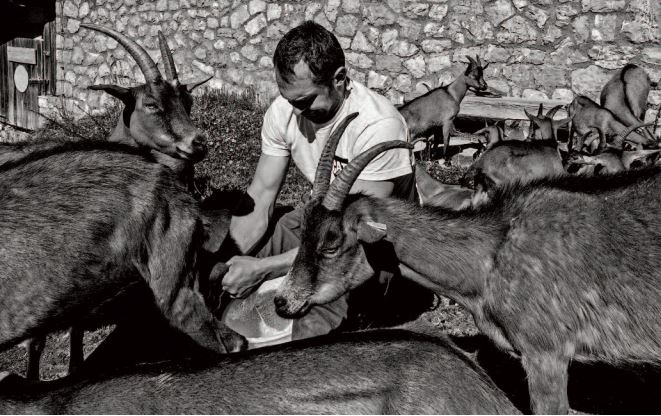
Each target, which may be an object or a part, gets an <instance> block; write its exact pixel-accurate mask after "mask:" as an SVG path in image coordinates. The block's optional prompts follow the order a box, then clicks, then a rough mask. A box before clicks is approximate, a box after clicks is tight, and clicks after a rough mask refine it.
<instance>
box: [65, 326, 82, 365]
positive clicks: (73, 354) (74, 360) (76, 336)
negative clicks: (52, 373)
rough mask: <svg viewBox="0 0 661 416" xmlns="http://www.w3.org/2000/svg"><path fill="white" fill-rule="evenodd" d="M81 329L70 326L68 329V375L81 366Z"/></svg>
mask: <svg viewBox="0 0 661 416" xmlns="http://www.w3.org/2000/svg"><path fill="white" fill-rule="evenodd" d="M84 334H85V331H84V330H83V328H82V327H79V326H72V327H71V328H70V329H69V374H72V373H74V372H76V371H77V370H78V369H79V368H80V367H81V366H82V364H83V357H84V355H83V335H84Z"/></svg>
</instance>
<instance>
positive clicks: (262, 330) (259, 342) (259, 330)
mask: <svg viewBox="0 0 661 416" xmlns="http://www.w3.org/2000/svg"><path fill="white" fill-rule="evenodd" d="M284 278H285V276H281V277H278V278H275V279H271V280H267V281H265V282H264V283H262V284H261V286H259V288H258V289H257V290H256V291H254V292H253V293H251V294H250V295H249V296H248V297H246V298H245V299H232V300H231V301H230V303H229V304H228V305H227V307H226V308H225V311H224V312H223V315H222V319H221V321H222V322H223V323H224V324H226V325H227V326H228V327H230V328H231V329H233V330H235V331H236V332H238V333H239V334H241V335H243V336H244V337H246V339H247V340H248V349H255V348H261V347H266V346H269V345H277V344H282V343H285V342H289V341H291V339H292V337H291V336H292V326H293V322H294V321H293V320H291V319H285V318H282V317H280V316H279V315H278V314H277V313H276V312H275V305H274V304H273V298H274V297H275V292H276V290H277V289H278V287H279V286H280V284H281V283H282V281H283V280H284Z"/></svg>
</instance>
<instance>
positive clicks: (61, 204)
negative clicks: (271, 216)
mask: <svg viewBox="0 0 661 416" xmlns="http://www.w3.org/2000/svg"><path fill="white" fill-rule="evenodd" d="M105 147H106V148H105V149H104V148H102V146H101V145H100V144H98V143H94V144H89V143H77V144H69V145H67V147H65V148H53V149H48V150H45V151H41V152H33V153H31V154H30V155H28V156H26V157H25V158H23V159H22V160H20V161H17V162H15V163H6V164H5V165H3V166H2V167H1V168H0V173H1V175H0V178H1V179H0V193H1V194H2V198H0V237H1V239H2V241H3V245H2V249H0V266H1V267H0V280H2V285H1V286H0V348H3V349H4V348H7V347H10V346H12V345H14V344H17V343H18V342H20V341H22V340H24V339H26V338H30V337H39V336H45V335H46V334H48V333H49V332H52V331H55V330H58V329H63V328H65V327H69V326H74V325H77V324H78V323H84V322H85V320H86V319H87V313H88V312H90V311H93V310H94V309H95V308H96V307H97V306H98V305H99V304H100V303H102V302H104V301H106V300H108V299H111V298H112V297H113V296H115V295H117V294H118V293H121V292H122V291H123V290H125V289H126V288H128V287H129V286H131V285H133V284H136V283H138V284H139V283H143V282H146V284H147V285H148V286H149V288H150V290H151V293H152V294H153V298H154V303H155V305H156V306H157V307H158V308H159V309H160V311H161V312H162V313H163V315H164V316H165V317H166V318H167V319H168V320H169V321H170V323H171V324H172V325H173V326H174V327H176V328H178V329H180V330H181V331H183V332H185V333H187V334H188V335H189V336H190V337H191V338H193V339H194V340H195V341H196V342H197V343H199V344H200V345H202V346H204V347H205V348H207V349H210V350H212V351H218V352H231V351H237V350H239V349H241V348H243V347H244V346H245V340H244V339H243V337H241V336H240V335H238V334H236V333H234V332H233V331H231V330H230V329H228V328H226V327H225V326H224V325H223V324H221V323H220V322H219V321H217V320H216V319H215V318H214V317H213V316H212V314H211V312H209V310H208V309H207V307H206V305H205V303H204V300H203V297H202V294H201V293H200V292H199V291H198V290H197V289H196V287H197V286H198V285H199V284H200V271H199V270H198V268H199V263H200V261H201V260H200V256H201V255H203V247H204V246H203V240H204V236H205V233H204V229H203V225H202V222H203V218H202V216H201V214H200V212H199V207H198V205H197V202H196V201H195V200H194V199H193V197H192V196H190V195H189V194H188V193H187V192H186V191H185V190H184V189H183V187H182V186H181V185H180V182H179V181H178V179H177V177H176V176H175V175H174V173H173V172H172V171H171V170H170V169H168V168H166V167H164V166H162V165H160V164H157V163H154V160H153V159H150V158H149V157H147V156H145V155H144V154H141V153H138V152H136V150H132V149H131V148H130V147H126V146H123V145H117V144H111V143H108V144H106V145H105Z"/></svg>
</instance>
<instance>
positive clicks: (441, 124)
mask: <svg viewBox="0 0 661 416" xmlns="http://www.w3.org/2000/svg"><path fill="white" fill-rule="evenodd" d="M466 58H468V67H467V68H466V71H465V72H464V73H463V74H461V75H459V76H458V77H457V78H456V79H455V80H454V81H452V82H451V83H450V84H449V85H446V86H444V87H438V88H436V89H433V90H431V91H429V92H428V93H426V94H424V95H422V96H420V97H417V98H415V99H413V100H411V101H409V102H408V103H405V104H404V105H402V106H401V107H399V112H400V113H401V114H402V116H404V119H405V120H406V124H407V125H408V126H409V131H410V133H411V138H416V137H421V136H429V135H431V134H433V135H434V141H433V144H432V147H431V148H432V149H431V150H432V154H434V152H435V151H436V148H437V147H438V142H439V140H440V139H441V137H442V138H443V157H444V158H445V164H446V165H449V164H450V159H449V155H448V145H449V143H450V131H451V130H452V127H453V125H454V124H453V123H454V118H455V117H456V116H457V114H459V106H460V105H461V101H462V100H463V99H464V96H465V95H466V91H468V89H469V88H472V89H475V90H479V91H484V90H486V89H487V88H488V86H487V83H486V82H484V76H483V72H484V70H485V69H486V68H487V66H489V64H488V63H487V64H486V65H484V66H482V62H481V61H480V57H479V56H476V57H475V59H473V58H471V57H470V56H466Z"/></svg>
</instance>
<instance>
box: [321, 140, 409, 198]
mask: <svg viewBox="0 0 661 416" xmlns="http://www.w3.org/2000/svg"><path fill="white" fill-rule="evenodd" d="M412 147H413V146H412V145H411V143H407V142H405V141H403V140H391V141H389V142H384V143H379V144H377V145H375V146H372V147H371V148H369V149H367V150H365V151H364V152H362V153H361V154H359V155H358V156H356V157H355V158H354V159H353V160H351V162H349V164H348V165H347V166H345V167H344V169H342V171H341V172H340V173H339V175H338V176H337V177H336V178H335V180H334V181H333V183H332V184H331V186H330V189H329V190H328V193H327V194H326V196H325V197H324V201H323V203H322V205H323V206H324V207H325V208H326V209H328V210H330V211H339V210H341V209H342V204H344V200H345V199H346V197H347V195H348V194H349V191H350V190H351V187H352V186H353V184H354V182H356V179H358V175H360V172H362V170H363V169H365V166H367V165H368V164H369V163H370V162H371V161H372V159H374V158H375V157H376V156H378V155H379V154H381V153H383V152H385V151H386V150H390V149H396V148H408V149H411V148H412Z"/></svg>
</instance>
